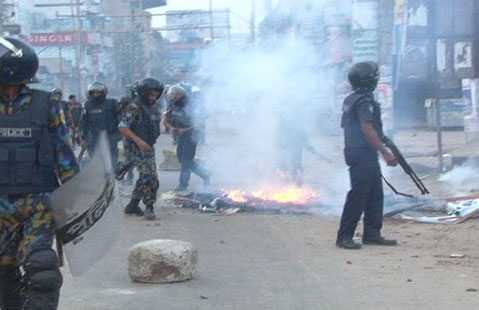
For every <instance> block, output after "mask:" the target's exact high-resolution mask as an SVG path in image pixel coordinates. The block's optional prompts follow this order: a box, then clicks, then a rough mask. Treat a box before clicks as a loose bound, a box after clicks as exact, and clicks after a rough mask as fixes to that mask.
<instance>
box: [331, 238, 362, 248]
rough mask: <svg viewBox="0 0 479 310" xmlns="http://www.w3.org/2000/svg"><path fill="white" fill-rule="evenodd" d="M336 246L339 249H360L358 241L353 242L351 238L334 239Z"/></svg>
mask: <svg viewBox="0 0 479 310" xmlns="http://www.w3.org/2000/svg"><path fill="white" fill-rule="evenodd" d="M336 246H337V247H338V248H341V249H346V250H359V249H361V245H360V244H359V243H356V242H354V240H353V239H338V240H337V241H336Z"/></svg>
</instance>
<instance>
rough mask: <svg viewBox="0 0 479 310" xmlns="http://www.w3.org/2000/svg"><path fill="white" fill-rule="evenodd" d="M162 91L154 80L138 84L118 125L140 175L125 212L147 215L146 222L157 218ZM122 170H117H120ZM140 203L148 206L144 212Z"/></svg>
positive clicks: (160, 85) (161, 86) (146, 80)
mask: <svg viewBox="0 0 479 310" xmlns="http://www.w3.org/2000/svg"><path fill="white" fill-rule="evenodd" d="M163 90H164V86H163V84H162V83H160V82H159V81H157V80H155V79H153V78H146V79H144V80H142V81H140V82H139V83H138V84H136V91H135V92H136V97H135V99H134V100H133V102H132V103H130V104H128V106H127V107H126V109H125V112H124V113H123V116H122V118H121V121H120V124H119V128H120V132H121V134H122V135H123V136H124V137H125V139H126V140H127V141H126V143H127V149H128V150H129V152H130V154H129V157H130V160H131V161H132V165H133V166H134V167H135V168H136V169H137V171H138V172H139V174H140V175H139V178H138V180H137V182H136V184H135V189H134V190H133V194H132V198H131V201H130V202H129V203H128V205H127V206H126V208H125V213H126V214H133V215H138V216H144V217H145V219H146V220H155V219H156V215H155V212H154V204H155V202H156V198H157V197H156V196H157V192H158V188H159V186H160V184H159V180H158V173H157V169H156V156H155V149H154V145H155V144H156V141H157V140H158V137H159V136H160V123H161V109H160V105H159V102H158V99H160V97H161V94H162V93H163ZM125 164H126V165H128V164H129V163H125ZM120 168H121V167H119V169H117V171H121V170H122V169H120ZM125 169H128V168H125ZM140 201H143V204H144V205H145V211H144V212H143V210H142V209H141V208H140V206H139V204H140Z"/></svg>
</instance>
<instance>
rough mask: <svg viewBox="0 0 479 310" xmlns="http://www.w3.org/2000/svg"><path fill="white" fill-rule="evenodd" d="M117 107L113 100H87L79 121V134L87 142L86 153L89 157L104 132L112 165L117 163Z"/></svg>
mask: <svg viewBox="0 0 479 310" xmlns="http://www.w3.org/2000/svg"><path fill="white" fill-rule="evenodd" d="M119 114H120V109H119V105H118V103H117V101H116V100H114V99H101V100H100V101H98V102H97V101H95V100H88V101H87V102H86V103H85V108H84V114H83V116H82V119H81V132H82V136H83V138H84V139H85V140H86V142H87V148H88V153H89V154H90V155H91V154H93V153H94V152H95V148H96V146H97V143H98V139H99V138H100V133H101V132H102V131H105V132H106V133H107V136H108V140H109V144H110V152H111V157H112V162H113V165H114V166H115V165H116V163H117V161H118V142H119V141H120V132H119V131H118V117H119Z"/></svg>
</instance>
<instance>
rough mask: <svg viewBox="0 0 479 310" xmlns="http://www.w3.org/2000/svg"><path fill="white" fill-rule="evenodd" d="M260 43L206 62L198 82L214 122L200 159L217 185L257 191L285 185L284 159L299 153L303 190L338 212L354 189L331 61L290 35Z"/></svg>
mask: <svg viewBox="0 0 479 310" xmlns="http://www.w3.org/2000/svg"><path fill="white" fill-rule="evenodd" d="M317 2H318V3H320V2H321V1H317ZM261 42H262V43H264V44H263V45H260V46H257V47H250V48H247V49H243V50H230V49H228V48H227V47H226V46H219V45H217V44H214V45H213V46H212V47H211V48H210V49H209V50H207V51H206V52H205V54H204V55H203V63H202V66H201V70H200V73H199V75H200V78H201V80H203V81H206V82H205V85H203V87H202V90H203V95H204V97H205V102H206V109H207V111H208V116H209V117H208V134H207V141H208V147H207V148H206V149H205V150H204V151H203V154H202V157H203V158H205V160H206V161H207V163H208V166H209V168H210V169H211V170H212V174H213V176H214V179H215V183H217V184H220V186H223V187H224V188H227V189H229V188H240V189H244V190H254V189H257V188H261V187H264V186H265V185H272V184H278V183H282V182H283V181H284V180H282V179H281V177H280V176H279V175H278V169H279V168H280V167H281V166H282V164H283V163H284V158H285V156H286V157H287V156H290V155H291V153H294V151H295V150H297V149H301V150H302V151H303V152H304V156H303V157H304V158H305V159H306V162H305V166H304V168H305V171H304V174H305V185H306V186H311V187H313V188H315V189H317V190H318V191H319V193H320V195H321V196H322V197H323V201H324V200H327V201H328V203H334V204H335V205H338V207H340V206H341V205H342V203H343V201H344V196H345V193H346V191H347V189H348V187H349V182H348V179H347V173H346V171H347V170H346V167H345V165H344V163H343V159H342V143H343V140H342V136H341V134H340V133H341V131H340V127H339V126H340V124H339V120H338V117H337V115H335V114H334V113H333V111H337V107H335V100H336V99H335V93H334V89H335V87H336V85H335V82H336V81H335V77H334V74H333V71H332V70H331V69H330V68H329V67H328V66H327V65H326V64H327V63H328V61H329V60H328V59H325V57H324V55H326V54H327V53H326V52H325V51H324V50H321V49H318V47H317V46H313V45H311V44H310V43H308V42H307V41H305V40H302V39H300V38H298V37H295V38H293V37H292V36H290V35H285V36H282V37H280V38H278V37H276V38H275V39H274V40H273V41H272V42H267V41H264V40H262V41H261ZM265 42H267V43H265ZM309 147H314V148H315V149H316V150H317V151H318V153H320V154H321V155H323V156H325V157H326V158H329V159H331V160H332V162H331V163H326V162H324V161H323V160H321V159H319V158H317V157H315V155H313V154H311V153H308V151H307V149H308V148H309Z"/></svg>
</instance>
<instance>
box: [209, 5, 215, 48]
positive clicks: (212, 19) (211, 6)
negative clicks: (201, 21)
mask: <svg viewBox="0 0 479 310" xmlns="http://www.w3.org/2000/svg"><path fill="white" fill-rule="evenodd" d="M209 15H210V38H211V41H213V40H214V39H215V30H214V27H213V24H214V18H213V0H209Z"/></svg>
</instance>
